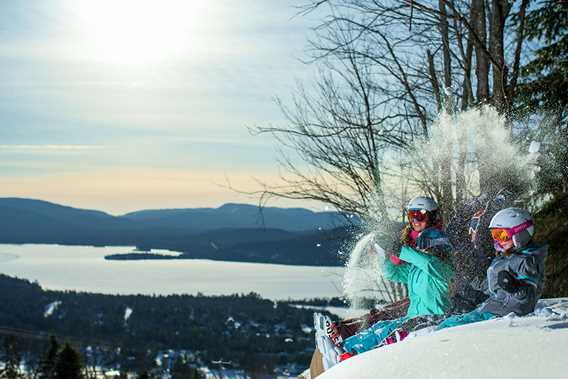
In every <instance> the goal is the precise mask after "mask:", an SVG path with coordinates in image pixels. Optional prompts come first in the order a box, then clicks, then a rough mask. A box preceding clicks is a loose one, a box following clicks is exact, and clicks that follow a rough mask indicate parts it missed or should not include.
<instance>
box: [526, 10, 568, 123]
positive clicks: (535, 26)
mask: <svg viewBox="0 0 568 379" xmlns="http://www.w3.org/2000/svg"><path fill="white" fill-rule="evenodd" d="M525 30H526V33H527V38H528V39H529V40H530V41H533V42H534V43H536V44H537V46H538V48H537V49H536V51H535V54H534V58H533V59H531V60H530V61H529V62H528V63H526V64H525V65H524V66H523V69H522V76H523V82H522V85H521V86H520V88H519V95H520V96H519V101H520V104H519V105H521V106H525V107H527V106H528V108H529V109H530V110H531V111H542V110H545V111H553V112H556V113H558V115H559V116H560V121H561V122H565V121H566V118H567V117H568V114H567V113H568V109H567V108H568V96H567V95H566V94H567V93H568V5H567V3H566V2H565V1H559V0H541V1H540V2H539V3H538V4H537V6H536V7H535V8H534V9H532V10H531V11H529V12H528V14H527V19H526V27H525Z"/></svg>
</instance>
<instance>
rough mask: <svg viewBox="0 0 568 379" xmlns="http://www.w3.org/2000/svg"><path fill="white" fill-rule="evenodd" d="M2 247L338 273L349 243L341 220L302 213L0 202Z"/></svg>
mask: <svg viewBox="0 0 568 379" xmlns="http://www.w3.org/2000/svg"><path fill="white" fill-rule="evenodd" d="M0 215H2V217H0V243H57V244H63V245H94V246H120V245H122V246H136V247H138V248H139V249H142V250H150V249H170V250H173V251H179V252H183V253H184V257H187V258H204V259H218V260H231V261H247V262H270V263H283V264H302V265H337V264H340V263H341V262H340V261H339V259H338V257H337V251H338V249H339V248H340V246H341V244H342V243H343V241H344V240H345V239H346V238H349V232H348V229H349V228H350V225H349V224H348V220H347V219H346V218H345V217H343V216H342V215H341V214H339V213H337V212H312V211H310V210H307V209H301V208H289V209H288V208H274V207H267V208H262V209H259V207H257V206H253V205H245V204H226V205H223V206H221V207H219V208H197V209H165V210H143V211H139V212H133V213H129V214H126V215H123V216H112V215H109V214H107V213H104V212H100V211H95V210H84V209H77V208H72V207H67V206H62V205H58V204H54V203H50V202H46V201H41V200H31V199H19V198H0Z"/></svg>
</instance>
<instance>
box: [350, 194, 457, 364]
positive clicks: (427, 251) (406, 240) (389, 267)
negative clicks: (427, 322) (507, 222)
mask: <svg viewBox="0 0 568 379" xmlns="http://www.w3.org/2000/svg"><path fill="white" fill-rule="evenodd" d="M406 210H407V216H408V225H407V227H406V228H405V229H403V232H402V236H401V242H402V244H403V247H402V248H401V250H400V254H399V255H398V256H397V255H394V254H391V255H390V256H389V257H388V258H387V259H386V260H385V262H384V264H383V275H384V277H385V278H387V279H389V280H390V281H393V282H400V283H404V284H406V286H407V288H408V297H409V300H410V306H409V308H408V312H407V314H406V316H405V317H403V318H400V319H396V320H390V321H380V322H378V323H376V324H374V325H373V326H371V327H370V328H368V329H366V330H364V331H362V332H359V333H358V334H356V335H354V336H352V337H349V338H347V339H346V340H345V342H344V345H343V347H344V349H345V350H346V351H347V352H351V353H361V352H364V351H367V350H370V349H372V348H374V347H377V346H380V345H381V344H383V343H384V341H385V340H386V338H387V337H389V336H390V335H391V334H392V333H393V332H394V331H395V330H397V329H398V328H399V327H400V326H401V325H402V324H404V323H405V322H407V321H408V320H410V319H412V318H414V317H417V316H428V315H443V314H445V313H446V312H447V311H448V310H449V308H450V283H451V280H452V279H453V276H454V273H453V270H452V265H451V263H450V253H451V245H450V242H449V240H448V237H447V236H446V235H445V233H444V232H443V231H442V230H441V229H442V228H441V217H439V214H438V205H437V204H436V202H435V201H434V200H433V199H431V198H428V197H416V198H414V199H412V200H411V201H410V202H409V203H408V206H407V208H406Z"/></svg>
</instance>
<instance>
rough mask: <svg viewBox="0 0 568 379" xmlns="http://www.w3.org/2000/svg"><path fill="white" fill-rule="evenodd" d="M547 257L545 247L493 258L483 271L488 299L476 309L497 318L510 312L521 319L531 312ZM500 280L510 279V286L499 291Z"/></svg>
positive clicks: (534, 245) (525, 249) (541, 282)
mask: <svg viewBox="0 0 568 379" xmlns="http://www.w3.org/2000/svg"><path fill="white" fill-rule="evenodd" d="M547 254H548V246H546V245H536V244H529V245H528V246H526V247H524V248H523V249H521V250H520V251H517V252H514V253H512V254H511V255H509V256H505V255H504V254H500V255H498V256H497V257H495V258H493V261H492V262H491V265H490V266H489V268H488V269H487V287H488V292H489V299H487V300H486V301H485V302H484V303H483V304H481V306H480V307H479V308H478V309H479V310H480V311H482V312H489V313H492V314H494V315H498V316H504V315H507V314H509V313H511V312H514V313H516V314H517V315H519V316H523V315H526V314H528V313H531V312H533V311H534V307H535V305H536V302H537V301H538V299H539V298H540V295H541V294H542V287H543V282H544V260H545V258H546V255H547ZM503 274H506V275H503ZM503 276H507V277H510V278H513V279H512V280H513V281H514V285H510V286H507V287H508V288H507V289H505V288H503V286H504V284H503V280H499V278H500V277H501V278H502V277H503Z"/></svg>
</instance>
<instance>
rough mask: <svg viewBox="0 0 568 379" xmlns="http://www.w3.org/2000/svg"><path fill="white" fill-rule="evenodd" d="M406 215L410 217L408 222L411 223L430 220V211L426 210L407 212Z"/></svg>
mask: <svg viewBox="0 0 568 379" xmlns="http://www.w3.org/2000/svg"><path fill="white" fill-rule="evenodd" d="M406 215H407V216H408V220H410V221H412V220H416V221H418V222H422V221H426V220H427V219H428V211H427V210H425V209H419V210H416V209H412V210H409V211H408V212H406Z"/></svg>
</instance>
